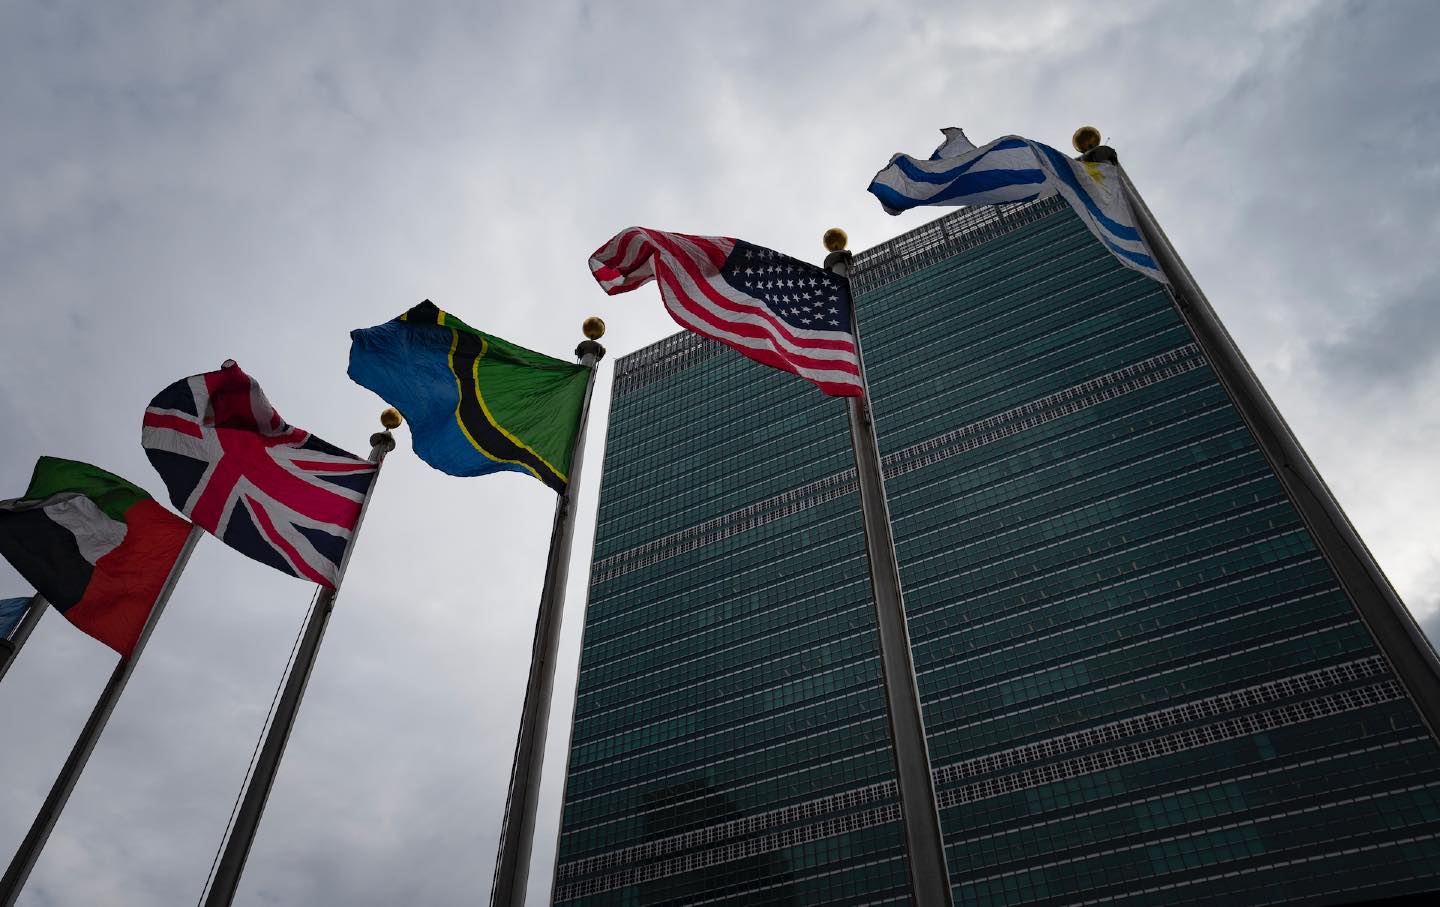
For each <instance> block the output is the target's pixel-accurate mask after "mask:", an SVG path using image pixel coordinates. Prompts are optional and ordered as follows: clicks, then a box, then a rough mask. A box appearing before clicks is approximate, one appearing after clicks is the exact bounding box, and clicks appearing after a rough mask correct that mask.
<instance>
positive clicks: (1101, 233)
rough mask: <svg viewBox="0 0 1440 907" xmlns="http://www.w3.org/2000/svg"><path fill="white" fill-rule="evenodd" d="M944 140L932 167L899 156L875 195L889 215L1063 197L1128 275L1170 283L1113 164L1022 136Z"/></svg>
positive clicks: (878, 180) (954, 134)
mask: <svg viewBox="0 0 1440 907" xmlns="http://www.w3.org/2000/svg"><path fill="white" fill-rule="evenodd" d="M941 131H942V132H944V133H945V141H944V142H943V143H942V144H941V145H940V147H939V148H936V149H935V153H934V154H932V155H930V159H929V160H921V159H919V158H915V157H911V156H910V155H908V154H897V155H895V156H894V157H892V158H891V159H890V163H889V164H888V165H887V166H886V167H885V169H883V170H881V171H880V172H879V173H877V174H875V179H873V180H872V181H871V182H870V191H871V192H872V193H873V194H874V195H875V197H876V198H878V199H880V204H881V205H882V206H883V207H884V208H885V210H886V211H887V212H889V213H890V214H899V213H900V212H901V211H905V210H908V209H910V208H915V207H918V206H920V205H1001V204H1006V203H1007V202H1028V201H1034V200H1035V199H1037V198H1048V197H1049V196H1052V195H1054V194H1056V193H1057V192H1058V193H1059V194H1060V195H1063V196H1064V197H1065V200H1066V201H1068V202H1069V203H1070V207H1072V208H1074V209H1075V213H1076V214H1078V215H1080V219H1081V220H1083V221H1084V222H1085V226H1087V227H1089V228H1090V232H1091V233H1093V234H1095V238H1096V239H1098V240H1100V242H1101V243H1103V244H1104V245H1105V247H1106V248H1107V249H1109V250H1110V251H1111V253H1112V254H1114V256H1115V257H1116V258H1117V259H1118V260H1119V261H1120V263H1121V264H1123V265H1125V267H1127V268H1133V269H1134V270H1136V271H1139V272H1140V273H1142V274H1145V275H1147V276H1149V277H1153V278H1154V279H1156V280H1158V281H1160V282H1161V283H1168V281H1166V279H1165V275H1164V273H1162V272H1161V270H1160V268H1159V266H1158V265H1156V264H1155V259H1154V258H1153V257H1151V255H1150V250H1149V248H1148V247H1146V245H1145V241H1144V240H1143V239H1141V238H1140V231H1138V230H1136V229H1135V215H1134V213H1133V212H1132V211H1131V210H1130V202H1129V200H1128V199H1127V198H1126V197H1125V193H1124V192H1123V191H1122V190H1121V188H1120V174H1119V173H1118V172H1117V170H1116V167H1115V165H1114V164H1101V163H1091V162H1087V161H1076V160H1071V159H1070V158H1069V157H1067V156H1065V155H1063V154H1061V153H1060V152H1058V151H1056V150H1055V149H1054V148H1051V147H1050V146H1049V145H1042V144H1041V143H1039V142H1032V141H1030V140H1029V139H1023V138H1021V137H1019V136H1017V135H1007V136H1005V137H1004V138H1001V139H996V140H995V141H993V142H991V143H990V144H988V145H986V146H985V147H983V148H976V147H975V146H974V145H973V144H971V142H970V140H969V139H967V138H966V137H965V133H964V132H963V131H962V130H959V129H955V128H953V127H952V128H950V129H944V130H941Z"/></svg>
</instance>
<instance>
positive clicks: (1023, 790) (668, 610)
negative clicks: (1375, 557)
mask: <svg viewBox="0 0 1440 907" xmlns="http://www.w3.org/2000/svg"><path fill="white" fill-rule="evenodd" d="M854 284H855V288H856V292H857V311H858V315H859V321H860V325H861V330H862V331H863V334H864V342H865V348H866V366H867V370H868V372H869V380H870V386H871V391H872V394H873V398H874V408H875V412H876V425H877V430H878V433H879V437H880V444H881V448H882V453H883V455H884V462H885V474H886V485H887V491H888V495H889V498H890V507H891V514H892V519H893V523H894V529H895V536H896V544H897V550H898V553H899V557H900V564H901V574H902V579H903V581H904V585H905V595H906V603H907V610H908V613H909V617H910V633H911V638H912V643H913V651H914V656H915V662H916V668H917V671H918V681H919V688H920V692H921V698H922V701H923V704H924V708H925V719H926V725H927V728H926V729H927V734H928V737H929V742H930V754H931V761H932V765H933V768H934V773H935V779H936V790H937V796H938V798H939V802H940V816H941V822H942V825H943V828H944V833H945V842H946V851H947V859H948V862H949V866H950V873H951V881H952V883H953V885H954V893H955V901H956V903H957V904H967V905H968V904H1083V903H1099V902H1105V903H1110V902H1115V903H1124V904H1157V905H1159V904H1165V905H1170V904H1182V903H1192V902H1193V903H1245V904H1250V903H1283V902H1302V903H1343V902H1346V901H1355V900H1361V899H1365V898H1373V897H1379V896H1389V895H1396V894H1402V893H1407V892H1418V891H1428V890H1432V889H1435V888H1440V751H1437V747H1436V744H1435V741H1434V740H1433V738H1431V737H1430V736H1429V734H1428V733H1427V731H1426V729H1425V727H1424V726H1423V724H1422V723H1421V720H1420V718H1419V717H1418V714H1417V712H1416V709H1415V707H1414V705H1413V704H1412V703H1411V701H1410V699H1409V697H1408V695H1407V693H1406V692H1405V690H1404V689H1403V688H1402V687H1401V685H1400V684H1399V682H1398V681H1397V680H1396V679H1395V677H1394V676H1393V675H1392V673H1391V671H1390V670H1389V667H1388V663H1387V660H1386V658H1385V656H1384V655H1383V654H1382V653H1381V652H1380V651H1379V650H1378V648H1377V647H1376V644H1375V643H1374V641H1373V640H1372V638H1371V636H1370V634H1369V633H1368V632H1367V630H1366V628H1365V626H1364V625H1363V623H1362V622H1361V621H1360V619H1359V617H1358V615H1357V612H1356V609H1355V607H1354V606H1353V604H1352V603H1351V601H1350V600H1349V599H1348V598H1347V596H1346V594H1345V592H1344V591H1343V590H1342V589H1341V587H1340V585H1339V583H1338V582H1337V580H1336V578H1335V575H1334V573H1333V571H1332V570H1331V568H1330V566H1329V564H1328V563H1327V562H1326V560H1325V558H1324V557H1323V556H1322V555H1321V554H1320V552H1319V551H1318V550H1317V548H1316V546H1315V544H1314V542H1313V540H1312V538H1311V536H1310V534H1309V532H1308V531H1307V530H1306V528H1305V527H1304V525H1303V524H1302V523H1301V520H1300V518H1299V516H1298V514H1297V512H1296V510H1295V508H1294V507H1293V506H1292V504H1291V503H1290V502H1289V500H1288V499H1287V498H1286V496H1285V493H1284V491H1283V489H1282V487H1281V485H1280V484H1279V482H1278V481H1277V480H1276V478H1275V476H1274V474H1273V472H1272V470H1271V468H1270V466H1269V465H1268V463H1267V461H1266V459H1265V457H1264V456H1263V454H1262V452H1261V450H1260V449H1259V447H1257V445H1256V443H1255V440H1254V438H1253V437H1252V436H1251V434H1250V433H1249V431H1248V430H1247V429H1246V427H1245V426H1244V424H1243V423H1242V421H1241V419H1240V417H1239V415H1238V414H1237V412H1236V410H1235V408H1234V406H1233V405H1232V404H1231V402H1230V401H1229V399H1228V398H1227V397H1226V394H1225V392H1224V391H1223V389H1222V388H1221V386H1220V384H1219V383H1218V382H1217V380H1216V378H1215V375H1214V373H1213V372H1212V371H1211V369H1210V367H1209V365H1208V363H1207V362H1206V359H1205V356H1204V355H1203V354H1202V352H1201V350H1200V348H1199V347H1198V345H1197V344H1196V342H1195V338H1194V336H1193V335H1192V334H1191V333H1190V331H1189V329H1188V328H1187V327H1186V326H1185V324H1184V323H1183V322H1182V321H1181V319H1180V317H1179V316H1178V314H1177V313H1176V311H1175V309H1174V307H1173V306H1172V304H1171V302H1170V299H1169V297H1168V295H1167V294H1166V292H1165V291H1164V289H1163V288H1162V287H1160V286H1158V285H1157V284H1155V283H1154V282H1152V281H1150V280H1149V279H1147V278H1145V277H1143V276H1140V275H1137V274H1135V273H1133V272H1130V271H1127V270H1125V269H1123V268H1121V267H1120V266H1119V265H1118V264H1116V263H1115V262H1114V261H1113V260H1112V259H1111V257H1110V256H1109V254H1108V253H1107V252H1105V250H1103V249H1102V248H1101V247H1100V246H1099V244H1098V243H1097V242H1096V241H1095V240H1094V239H1093V238H1092V237H1091V235H1090V234H1089V233H1088V232H1087V231H1086V229H1085V228H1084V226H1083V225H1082V224H1081V223H1080V222H1079V220H1078V219H1077V218H1076V217H1075V216H1074V215H1073V214H1072V213H1070V212H1069V210H1068V209H1067V208H1065V207H1064V206H1063V203H1058V202H1039V203H1033V204H1030V205H1028V206H1011V207H1008V208H1006V209H1003V210H1002V209H996V208H986V209H978V210H967V211H962V212H958V213H956V214H954V215H951V216H949V217H946V218H943V219H941V220H939V221H936V222H933V223H931V224H929V225H927V226H925V227H923V228H921V229H919V230H916V231H913V232H912V233H910V234H906V235H905V236H902V237H899V238H898V239H896V240H893V241H891V242H890V243H887V244H885V245H884V246H881V247H878V248H877V249H874V250H871V251H869V252H866V253H862V254H860V255H858V256H857V257H856V269H855V277H854ZM858 506H859V500H858V494H857V492H856V487H855V476H854V470H853V459H852V455H851V452H850V441H849V432H848V426H847V422H846V417H845V404H844V403H843V402H842V401H840V400H836V399H832V398H827V397H824V396H823V395H821V394H820V393H819V392H817V391H816V390H815V389H814V388H813V387H812V386H810V385H809V384H807V383H805V382H803V381H800V380H799V379H796V378H794V377H792V376H788V375H784V374H781V373H778V372H775V371H772V370H769V369H766V368H764V367H762V366H759V365H756V364H754V363H751V362H749V361H748V360H745V359H744V358H742V357H741V356H739V355H738V354H735V353H733V352H732V351H730V350H728V349H726V348H724V347H722V346H720V345H718V344H715V343H712V342H710V341H708V340H704V339H701V338H698V337H695V336H693V335H689V334H681V335H677V336H675V337H671V338H669V339H667V340H664V341H662V342H661V343H659V344H656V345H654V346H652V347H649V348H647V349H645V350H641V351H639V352H637V353H635V354H633V355H631V356H629V357H626V358H624V359H622V360H620V362H619V363H617V366H616V381H615V393H614V398H613V401H612V404H611V417H610V431H609V437H608V439H607V442H606V454H605V466H604V477H603V487H602V490H601V496H600V509H599V523H598V528H597V533H596V543H595V552H594V564H593V567H592V575H591V586H590V598H589V606H588V610H587V614H586V622H585V636H584V646H583V653H582V656H581V664H580V676H579V686H578V690H577V702H576V711H575V720H574V726H573V731H572V734H573V736H572V740H571V749H570V759H569V766H568V770H567V778H566V792H565V804H564V812H563V818H562V829H561V837H560V847H559V855H558V861H557V867H556V883H555V892H554V900H555V902H556V903H558V904H567V905H596V904H697V903H730V904H747V905H750V904H756V905H758V904H842V903H845V904H849V903H853V904H862V903H864V904H875V903H904V902H906V901H907V900H908V898H907V895H906V889H907V880H906V868H905V862H904V860H905V858H904V852H903V834H902V830H901V827H900V824H899V810H898V806H897V801H896V795H895V787H894V782H893V773H894V770H893V764H892V760H891V756H890V752H889V744H888V740H887V736H886V723H885V717H884V713H883V707H884V704H883V698H882V695H881V691H880V688H879V682H880V675H879V660H878V651H877V643H876V638H875V633H874V631H873V629H872V627H873V622H874V617H873V605H872V604H871V601H870V594H869V580H868V574H867V569H866V562H865V555H864V546H863V541H862V539H861V535H860V519H859V513H858Z"/></svg>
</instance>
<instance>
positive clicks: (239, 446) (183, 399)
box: [140, 360, 376, 588]
mask: <svg viewBox="0 0 1440 907" xmlns="http://www.w3.org/2000/svg"><path fill="white" fill-rule="evenodd" d="M140 443H141V444H142V445H143V446H144V447H145V454H146V456H148V457H149V458H150V462H151V463H152V464H153V465H154V466H155V470H156V471H157V472H159V473H160V477H161V478H162V479H164V480H165V487H166V488H167V489H169V491H170V500H171V501H173V502H174V504H175V506H176V507H178V508H179V509H180V510H181V512H183V513H184V514H185V515H186V516H188V517H190V519H191V520H194V521H195V524H196V525H198V526H201V527H203V528H204V529H206V530H208V531H209V532H210V533H211V534H213V535H214V536H215V537H216V538H218V539H220V540H221V541H223V542H224V543H225V544H227V545H229V546H230V547H231V548H234V549H235V550H236V551H239V552H240V553H241V554H244V555H246V556H248V557H252V558H254V559H255V560H257V561H260V562H261V563H263V564H269V565H270V566H272V567H274V568H275V569H276V570H281V571H284V572H285V573H289V574H291V575H292V576H299V577H302V578H304V579H308V580H312V581H314V582H317V583H319V584H320V585H322V586H330V587H332V588H333V587H334V586H335V584H336V583H337V582H338V580H339V574H340V563H341V561H342V560H343V559H344V556H345V548H346V546H347V545H349V543H350V538H351V536H352V535H353V533H354V530H355V524H356V522H358V521H359V518H360V505H361V504H363V503H364V501H365V495H366V493H367V492H368V491H369V490H370V482H371V480H372V479H373V478H374V477H375V469H376V466H375V464H374V463H371V462H369V461H368V460H362V459H361V458H359V457H357V456H355V455H354V454H351V453H346V452H345V451H343V450H341V449H340V448H338V447H335V446H334V445H332V444H327V443H326V442H324V441H322V440H320V439H319V438H317V437H315V436H314V435H312V434H310V433H309V432H307V431H303V430H302V429H299V428H295V427H294V426H292V425H289V424H287V423H286V422H285V420H284V419H281V418H280V414H279V413H277V412H276V411H275V407H273V406H271V405H270V401H269V400H267V399H266V398H265V393H264V391H262V390H261V389H260V385H259V384H257V383H256V382H255V380H254V379H253V378H251V377H250V376H249V375H247V374H245V372H244V371H242V370H241V369H240V366H238V365H236V364H235V362H234V361H233V360H231V361H227V362H226V363H225V365H224V366H222V367H221V369H220V370H219V371H215V372H206V373H204V374H202V375H191V376H190V377H189V378H182V379H181V380H179V381H176V382H175V383H174V384H172V385H170V386H169V387H167V388H165V390H163V391H161V392H160V393H159V394H158V395H157V396H156V397H155V399H154V400H151V401H150V406H149V407H148V408H146V410H145V421H144V423H143V426H142V428H141V436H140Z"/></svg>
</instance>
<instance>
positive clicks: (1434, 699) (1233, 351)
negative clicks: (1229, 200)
mask: <svg viewBox="0 0 1440 907" xmlns="http://www.w3.org/2000/svg"><path fill="white" fill-rule="evenodd" d="M1075 150H1077V151H1080V152H1081V153H1082V158H1083V159H1085V160H1096V161H1105V162H1109V163H1113V164H1115V169H1116V171H1117V172H1118V173H1119V174H1120V185H1121V187H1122V189H1123V190H1124V192H1125V195H1126V197H1127V199H1128V200H1129V202H1130V207H1131V209H1132V210H1133V211H1134V213H1135V225H1136V227H1137V228H1139V230H1140V234H1141V236H1143V237H1144V239H1145V243H1146V245H1148V246H1149V247H1150V251H1151V253H1152V254H1153V255H1154V257H1155V260H1156V262H1157V263H1158V264H1159V265H1160V269H1161V271H1162V272H1163V273H1164V274H1165V276H1166V277H1167V278H1168V279H1169V281H1170V295H1171V299H1172V300H1173V302H1174V304H1175V308H1176V310H1177V311H1178V312H1179V314H1180V317H1181V318H1182V319H1183V320H1184V322H1185V324H1186V325H1187V326H1188V327H1189V328H1190V331H1191V333H1192V334H1193V335H1194V337H1195V339H1196V341H1197V342H1198V343H1199V345H1200V348H1201V349H1202V350H1203V351H1204V353H1205V358H1206V360H1207V361H1208V362H1209V363H1210V367H1211V368H1212V369H1214V371H1215V375H1216V377H1217V378H1218V379H1219V380H1220V384H1221V386H1222V387H1224V388H1225V391H1226V393H1227V394H1228V395H1229V397H1230V399H1231V401H1232V402H1234V404H1235V407H1236V409H1237V410H1239V412H1240V415H1241V417H1242V418H1243V419H1244V421H1245V424H1246V426H1247V427H1248V428H1249V429H1250V431H1251V433H1252V434H1253V435H1254V436H1255V439H1256V441H1257V442H1258V443H1259V445H1260V449H1261V451H1262V452H1263V453H1264V454H1265V457H1266V459H1267V460H1269V461H1270V465H1271V467H1272V468H1273V469H1274V471H1275V475H1276V476H1277V477H1278V478H1279V479H1280V482H1281V485H1282V486H1284V488H1285V491H1286V493H1287V495H1288V496H1289V498H1290V500H1291V502H1292V503H1293V504H1294V505H1295V509H1296V510H1297V511H1298V512H1299V514H1300V518H1301V519H1302V520H1303V521H1304V523H1305V525H1306V527H1307V528H1308V529H1309V530H1310V532H1311V534H1312V536H1313V537H1314V538H1315V541H1316V542H1317V543H1318V545H1319V547H1320V549H1321V550H1322V551H1323V552H1324V553H1325V554H1326V555H1327V556H1328V560H1329V561H1330V565H1331V567H1332V569H1334V571H1335V574H1336V576H1337V578H1338V579H1339V581H1340V584H1341V585H1342V586H1343V587H1344V588H1345V590H1346V591H1347V592H1348V593H1349V594H1350V598H1351V599H1352V600H1353V601H1354V603H1355V607H1356V610H1357V611H1358V612H1359V614H1360V617H1361V619H1362V622H1363V623H1364V624H1365V626H1366V627H1367V629H1368V630H1369V631H1370V634H1371V636H1372V637H1373V638H1374V639H1375V641H1376V643H1377V644H1379V645H1380V647H1381V649H1382V650H1383V651H1384V652H1385V654H1386V656H1387V657H1388V659H1389V661H1390V663H1391V666H1392V667H1393V668H1394V671H1395V673H1396V675H1397V676H1398V677H1399V678H1400V681H1401V682H1402V683H1403V684H1404V686H1405V688H1406V690H1407V691H1408V692H1409V693H1410V697H1411V699H1412V700H1413V701H1414V702H1415V705H1416V707H1417V709H1418V710H1419V712H1420V715H1421V717H1422V719H1423V720H1424V722H1425V724H1426V726H1427V728H1428V729H1429V731H1430V735H1431V736H1432V737H1435V738H1436V739H1437V740H1440V695H1437V693H1436V691H1437V690H1440V657H1437V655H1436V652H1435V649H1434V647H1433V646H1432V645H1431V644H1430V642H1429V640H1428V639H1426V638H1425V634H1424V632H1423V631H1422V630H1421V629H1420V627H1419V625H1418V624H1417V623H1416V622H1415V618H1414V616H1413V615H1411V614H1410V611H1409V609H1408V608H1406V607H1405V604H1404V602H1402V601H1401V600H1400V597H1399V595H1397V594H1396V592H1395V589H1394V587H1393V586H1391V585H1390V581H1389V579H1387V578H1386V576H1385V573H1384V571H1382V570H1381V569H1380V565H1379V564H1378V563H1377V562H1376V561H1375V558H1374V556H1373V555H1372V554H1371V553H1370V549H1369V548H1367V547H1366V546H1365V542H1364V541H1363V540H1362V539H1361V538H1360V536H1359V534H1358V533H1357V532H1356V531H1355V527H1354V526H1353V525H1352V524H1351V522H1350V519H1349V518H1348V517H1347V516H1346V515H1345V512H1344V511H1343V510H1341V509H1340V504H1339V502H1338V501H1336V500H1335V497H1334V495H1332V494H1331V492H1330V489H1329V487H1328V486H1327V485H1326V484H1325V480H1324V479H1322V478H1321V477H1320V474H1319V472H1317V471H1316V469H1315V466H1314V464H1313V463H1311V462H1310V457H1309V455H1308V454H1306V453H1305V450H1304V448H1302V447H1301V446H1300V442H1299V441H1298V440H1297V439H1296V437H1295V434H1294V432H1292V431H1291V430H1290V426H1289V425H1288V424H1287V423H1286V422H1285V418H1284V417H1283V416H1282V415H1281V414H1280V411H1279V410H1278V409H1277V408H1276V407H1275V404H1274V402H1273V401H1271V399H1270V395H1269V394H1268V393H1266V391H1265V388H1264V386H1263V385H1262V384H1261V383H1260V380H1259V378H1257V377H1256V376H1255V372H1254V370H1253V369H1251V368H1250V364H1249V362H1247V361H1246V360H1245V357H1244V355H1243V354H1242V353H1241V352H1240V348H1239V347H1238V346H1236V345H1235V341H1234V339H1233V338H1231V336H1230V332H1229V331H1227V330H1226V329H1225V325H1224V324H1223V323H1222V322H1221V321H1220V319H1219V317H1218V316H1217V315H1216V314H1215V310H1214V308H1212V307H1211V305H1210V301H1209V300H1208V299H1207V298H1206V297H1205V293H1204V291H1203V290H1201V289H1200V285H1199V284H1198V283H1197V282H1196V281H1195V278H1194V276H1193V275H1192V274H1191V273H1190V269H1189V268H1188V267H1186V266H1185V262H1184V261H1183V260H1181V258H1180V254H1179V253H1178V252H1177V251H1176V250H1175V247H1174V246H1173V245H1172V244H1171V243H1170V238H1169V237H1168V236H1166V235H1165V231H1164V230H1163V229H1161V227H1160V224H1159V222H1158V221H1157V220H1156V219H1155V215H1153V214H1152V213H1150V208H1149V206H1148V205H1146V204H1145V200H1144V199H1143V198H1141V197H1140V193H1139V192H1137V191H1136V190H1135V184H1134V183H1132V182H1131V181H1130V176H1129V174H1127V173H1126V172H1125V169H1124V168H1123V167H1121V166H1120V162H1119V160H1118V157H1117V155H1116V153H1115V150H1114V149H1113V148H1110V147H1109V146H1108V145H1102V144H1101V143H1100V133H1099V132H1098V131H1097V130H1095V129H1094V127H1088V126H1087V127H1081V129H1079V130H1077V131H1076V133H1075Z"/></svg>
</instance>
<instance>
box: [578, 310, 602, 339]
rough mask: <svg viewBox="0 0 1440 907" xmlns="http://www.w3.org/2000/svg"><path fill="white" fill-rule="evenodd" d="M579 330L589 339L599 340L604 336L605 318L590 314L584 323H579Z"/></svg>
mask: <svg viewBox="0 0 1440 907" xmlns="http://www.w3.org/2000/svg"><path fill="white" fill-rule="evenodd" d="M580 330H581V331H582V332H584V334H585V336H586V337H588V338H590V339H591V340H599V339H600V338H601V337H604V336H605V320H604V319H603V318H600V317H599V316H596V315H591V316H590V317H589V318H586V319H585V323H584V324H582V325H580Z"/></svg>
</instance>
